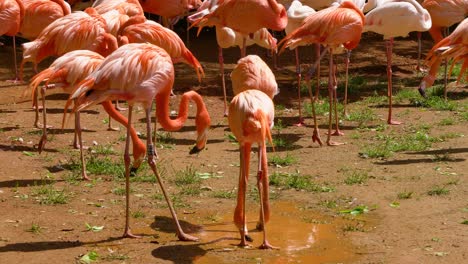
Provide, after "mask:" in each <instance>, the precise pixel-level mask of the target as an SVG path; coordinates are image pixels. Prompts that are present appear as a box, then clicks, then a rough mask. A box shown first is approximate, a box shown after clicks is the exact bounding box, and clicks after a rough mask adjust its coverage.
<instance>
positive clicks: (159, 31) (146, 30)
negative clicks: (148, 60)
mask: <svg viewBox="0 0 468 264" xmlns="http://www.w3.org/2000/svg"><path fill="white" fill-rule="evenodd" d="M118 35H119V42H120V44H121V45H123V44H127V43H151V44H154V45H156V46H159V47H161V48H163V49H164V50H166V51H167V53H169V55H170V56H171V58H172V61H173V62H174V63H178V62H184V63H186V64H188V65H190V66H192V67H193V68H194V69H195V71H196V72H197V76H198V81H199V82H201V77H204V75H205V73H204V71H203V68H202V66H201V64H200V62H199V61H198V60H197V58H196V57H195V56H193V54H192V52H190V50H189V49H187V47H186V46H185V44H184V42H183V41H182V39H180V37H179V36H178V35H177V33H175V32H174V31H172V30H170V29H168V28H165V27H163V26H161V25H160V24H158V23H156V22H154V21H152V20H146V18H145V17H144V16H134V17H132V18H130V19H129V20H128V21H127V22H126V23H125V24H124V25H122V27H121V29H120V31H119V33H118Z"/></svg>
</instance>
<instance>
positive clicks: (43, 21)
mask: <svg viewBox="0 0 468 264" xmlns="http://www.w3.org/2000/svg"><path fill="white" fill-rule="evenodd" d="M22 1H23V5H24V19H23V23H22V24H21V28H20V31H19V33H18V35H19V36H20V37H22V38H25V39H28V40H34V39H35V38H37V36H39V34H40V33H41V32H42V30H43V29H44V28H46V27H47V26H48V25H49V24H50V23H52V22H54V21H55V20H57V19H59V18H61V17H64V16H66V15H68V14H70V13H71V9H70V5H69V4H68V3H66V2H65V1H64V0H22Z"/></svg>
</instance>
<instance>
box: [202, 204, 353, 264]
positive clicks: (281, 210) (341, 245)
mask: <svg viewBox="0 0 468 264" xmlns="http://www.w3.org/2000/svg"><path fill="white" fill-rule="evenodd" d="M255 209H256V208H255ZM271 210H272V215H271V219H270V222H269V223H267V225H266V231H267V239H268V241H269V242H270V243H271V244H272V245H273V246H277V247H279V248H280V249H279V250H260V249H258V246H259V245H260V244H261V242H262V239H263V233H262V232H259V231H257V230H255V225H256V223H257V220H258V217H259V216H258V211H257V210H251V211H247V221H248V224H247V226H248V229H249V234H250V235H251V236H252V238H253V239H254V241H253V242H251V243H250V244H251V247H250V248H239V247H238V246H237V245H238V244H239V242H240V234H239V232H238V230H237V228H236V227H235V225H234V223H233V222H232V217H233V212H227V213H226V214H225V215H224V216H223V220H222V223H216V224H212V225H205V226H203V231H201V232H200V233H198V234H197V236H198V237H199V238H200V239H201V241H202V247H203V248H204V249H205V250H206V252H205V254H204V255H203V256H199V257H196V258H195V260H194V262H195V263H226V262H228V263H230V262H232V263H234V262H238V263H246V262H247V263H323V262H349V261H350V260H351V259H354V258H356V255H355V254H354V253H353V247H352V245H351V243H350V241H349V239H345V238H343V237H342V236H340V233H342V232H339V231H338V230H341V228H342V227H343V225H344V221H343V220H340V219H335V218H331V217H326V216H323V215H318V214H315V213H313V212H312V211H310V210H300V209H299V208H297V205H296V204H292V203H286V202H275V203H272V204H271Z"/></svg>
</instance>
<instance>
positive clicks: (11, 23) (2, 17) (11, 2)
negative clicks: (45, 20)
mask: <svg viewBox="0 0 468 264" xmlns="http://www.w3.org/2000/svg"><path fill="white" fill-rule="evenodd" d="M23 18H24V6H23V3H22V2H21V0H0V25H2V26H1V27H0V36H3V35H7V36H12V37H13V61H14V64H15V79H14V80H15V81H18V80H20V78H19V76H18V67H17V64H16V41H15V35H16V34H18V32H19V30H20V27H21V24H22V23H23Z"/></svg>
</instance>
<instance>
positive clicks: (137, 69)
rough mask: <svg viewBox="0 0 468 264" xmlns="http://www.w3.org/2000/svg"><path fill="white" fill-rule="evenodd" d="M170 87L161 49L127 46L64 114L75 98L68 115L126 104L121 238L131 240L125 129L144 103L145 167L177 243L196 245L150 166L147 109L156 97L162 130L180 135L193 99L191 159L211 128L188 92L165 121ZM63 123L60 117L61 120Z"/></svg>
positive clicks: (168, 62) (91, 79)
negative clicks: (119, 101)
mask: <svg viewBox="0 0 468 264" xmlns="http://www.w3.org/2000/svg"><path fill="white" fill-rule="evenodd" d="M173 84H174V66H173V64H172V60H171V57H170V56H169V54H168V53H167V52H166V51H164V50H163V49H162V48H160V47H157V46H155V45H152V44H148V43H144V44H141V43H130V44H127V45H123V46H121V47H120V48H119V49H117V50H116V51H114V52H113V53H112V54H111V55H109V57H107V58H106V59H104V61H103V62H102V64H101V65H100V66H99V67H98V68H97V70H95V71H94V72H93V73H92V74H91V75H89V76H88V77H87V78H86V79H85V80H83V82H82V83H81V85H80V86H79V87H78V88H77V89H76V90H75V92H74V93H72V94H71V95H70V98H69V99H68V101H67V105H66V106H65V109H67V108H68V107H69V105H70V103H71V101H72V100H74V99H76V104H75V107H74V109H73V112H76V111H80V110H84V109H86V108H88V107H90V106H92V105H94V104H98V103H100V102H103V101H108V100H115V99H122V100H127V101H128V104H129V108H128V110H129V111H128V127H127V140H126V143H125V154H124V161H125V179H126V181H125V184H126V221H125V231H124V237H136V236H135V235H133V234H132V233H131V231H130V225H129V199H130V196H129V195H130V192H129V188H130V183H129V176H130V171H129V165H130V157H129V154H128V152H129V142H130V140H129V139H130V135H129V133H130V126H131V123H132V109H133V105H134V104H135V103H141V104H143V107H144V109H145V112H146V127H147V135H148V137H147V150H148V153H147V154H148V157H147V158H148V164H149V165H150V167H151V169H152V170H153V172H154V174H155V176H156V177H157V179H158V182H159V185H160V187H161V190H162V192H163V194H164V197H165V199H166V202H167V204H168V206H169V209H170V211H171V214H172V217H173V219H174V222H175V224H176V228H177V229H176V230H177V231H176V233H177V236H178V237H179V239H180V240H189V241H193V240H197V238H195V237H193V236H190V235H187V234H185V233H184V232H183V230H182V228H181V227H180V224H179V221H178V220H177V216H176V213H175V211H174V208H173V207H172V203H171V201H170V199H169V197H168V196H167V193H166V190H165V188H164V184H163V182H162V179H161V177H160V176H159V172H158V171H157V168H156V163H155V155H156V152H155V149H154V146H153V142H152V137H151V136H150V135H151V106H152V103H153V98H156V116H157V120H158V122H159V123H160V124H161V126H162V127H163V128H164V129H166V130H170V131H175V130H179V129H180V128H181V127H182V126H183V124H184V123H185V121H186V120H187V115H188V103H189V100H193V101H194V102H195V103H196V105H197V114H196V117H195V124H196V127H197V134H198V138H197V143H196V145H195V146H194V148H193V149H192V150H191V151H190V153H191V154H193V153H197V152H199V151H201V150H202V149H203V148H204V147H205V144H206V141H207V137H206V134H207V130H208V128H209V126H210V122H211V121H210V117H209V114H208V111H207V110H206V106H205V104H204V103H203V100H202V98H201V96H200V95H199V94H198V93H196V92H194V91H189V92H186V93H184V94H183V95H182V99H181V102H180V105H179V115H178V117H177V119H175V120H171V119H170V118H169V97H170V94H171V89H172V86H173ZM64 118H65V116H64Z"/></svg>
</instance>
